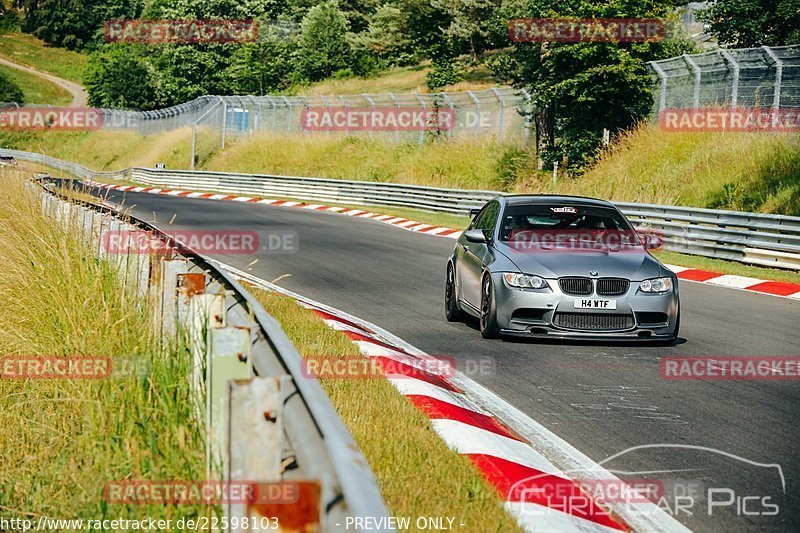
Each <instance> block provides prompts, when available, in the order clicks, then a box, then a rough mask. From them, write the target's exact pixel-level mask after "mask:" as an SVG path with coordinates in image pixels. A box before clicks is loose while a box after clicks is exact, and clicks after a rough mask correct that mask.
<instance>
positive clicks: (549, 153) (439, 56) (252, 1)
mask: <svg viewBox="0 0 800 533" xmlns="http://www.w3.org/2000/svg"><path fill="white" fill-rule="evenodd" d="M20 1H21V2H22V3H23V4H24V5H25V8H26V16H25V18H24V21H23V28H24V29H25V30H26V31H29V32H32V33H34V34H36V35H38V36H39V37H41V38H42V39H44V40H45V41H47V42H49V43H52V44H57V45H61V46H65V47H68V48H82V49H89V50H91V49H96V50H95V51H94V53H93V57H92V60H91V63H90V66H89V69H88V74H87V78H86V85H87V88H88V91H89V95H90V103H91V104H93V105H97V106H104V107H105V106H109V107H113V106H125V107H135V108H140V109H154V108H158V107H163V106H169V105H174V104H178V103H182V102H185V101H188V100H191V99H192V98H195V97H197V96H200V95H203V94H254V95H262V94H270V93H279V92H284V93H285V92H291V91H293V90H295V88H296V87H298V86H302V85H304V84H307V83H311V82H315V81H319V80H323V79H328V78H340V79H341V78H348V77H353V76H362V77H367V76H371V75H374V74H377V73H379V72H381V71H382V70H384V69H385V68H388V67H390V66H406V65H416V64H419V63H420V62H421V61H429V64H430V66H431V69H430V71H429V72H428V75H427V78H426V81H427V85H428V87H429V88H430V89H431V90H438V89H440V88H442V87H445V86H447V85H452V84H454V83H456V82H458V81H460V80H461V79H462V78H463V71H464V70H465V69H464V67H465V66H466V65H468V64H469V65H476V64H479V63H486V64H488V65H489V66H490V68H491V70H492V72H493V74H494V75H495V77H496V79H498V80H499V81H502V82H506V83H510V84H512V85H513V86H515V87H519V88H524V89H526V90H528V91H529V92H530V93H531V94H532V95H533V98H534V101H533V103H534V109H535V111H534V112H533V116H531V117H530V118H531V121H532V123H533V124H535V126H536V130H537V136H536V138H537V139H538V144H537V145H536V150H535V152H536V155H537V156H538V157H541V159H542V160H543V161H544V162H545V163H546V164H547V165H548V166H552V165H553V164H555V163H558V164H559V166H560V167H561V168H566V169H567V170H568V171H569V172H570V173H575V172H580V170H581V169H582V168H584V167H585V165H586V164H587V163H588V162H591V161H592V160H594V158H595V157H596V155H597V153H598V148H599V146H600V140H601V138H602V135H603V130H604V129H608V130H609V131H610V132H611V134H612V135H614V134H616V133H618V132H621V131H624V130H626V129H628V128H630V127H631V126H633V125H634V124H636V123H637V122H639V121H640V120H642V119H643V118H644V117H645V116H646V115H647V113H648V112H649V110H650V109H651V105H652V94H651V86H652V80H651V77H650V75H649V74H648V72H647V71H646V69H645V64H646V62H647V61H651V60H655V59H661V58H665V57H672V56H676V55H680V54H683V53H689V52H695V51H697V49H696V46H695V45H694V43H692V42H691V40H690V39H689V38H688V36H687V35H686V34H685V32H684V31H683V30H682V28H681V26H680V24H679V22H678V15H677V12H678V9H679V8H680V7H681V6H682V5H683V4H684V3H685V1H684V0H150V1H148V2H144V1H143V0H76V1H74V2H64V1H63V0H20ZM117 17H126V18H144V19H186V18H196V19H208V18H221V17H224V18H233V19H243V18H253V19H257V20H258V21H260V35H259V38H258V40H257V41H255V42H244V43H226V44H192V45H188V44H184V45H178V44H168V45H165V44H122V43H116V44H104V43H103V40H102V24H103V21H104V20H106V19H108V18H117ZM564 17H572V18H658V19H661V20H663V21H666V24H667V26H668V31H667V36H666V38H664V39H663V40H660V41H655V42H640V43H616V42H612V43H596V42H593V43H558V42H549V43H520V42H511V41H510V40H509V36H508V24H509V21H511V20H512V19H515V18H564ZM705 17H706V18H707V20H708V21H709V24H710V31H712V32H713V33H716V34H717V35H718V36H719V38H720V40H721V41H723V42H726V43H730V44H735V45H743V46H756V45H761V44H771V45H778V44H785V43H791V42H798V39H799V38H800V29H798V28H800V20H798V17H800V0H720V1H718V2H716V3H715V4H713V5H712V7H711V8H710V9H709V10H708V13H707V14H706V15H705ZM487 52H490V53H487Z"/></svg>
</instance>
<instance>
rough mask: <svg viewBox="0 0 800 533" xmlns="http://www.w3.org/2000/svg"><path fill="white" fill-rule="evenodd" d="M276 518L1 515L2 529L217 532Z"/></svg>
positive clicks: (264, 525)
mask: <svg viewBox="0 0 800 533" xmlns="http://www.w3.org/2000/svg"><path fill="white" fill-rule="evenodd" d="M279 527H280V526H279V524H278V519H277V518H276V517H266V516H261V517H257V518H254V517H242V518H239V517H230V518H228V517H216V516H211V517H208V516H198V517H182V518H161V519H159V518H141V519H130V518H105V519H102V520H101V519H87V520H85V519H80V518H71V519H63V518H50V517H47V516H39V517H36V518H6V517H2V516H0V531H3V532H5V531H8V532H11V531H175V530H179V531H183V530H192V531H212V530H214V531H218V530H220V529H222V530H228V529H229V528H232V529H240V528H241V529H245V530H250V529H259V530H270V529H274V530H277V529H279Z"/></svg>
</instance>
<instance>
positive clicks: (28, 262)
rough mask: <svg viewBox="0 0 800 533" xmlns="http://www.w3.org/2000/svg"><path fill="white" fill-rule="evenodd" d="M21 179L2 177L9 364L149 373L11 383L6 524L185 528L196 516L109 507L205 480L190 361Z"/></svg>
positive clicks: (1, 383)
mask: <svg viewBox="0 0 800 533" xmlns="http://www.w3.org/2000/svg"><path fill="white" fill-rule="evenodd" d="M27 177H28V175H26V174H23V173H21V172H16V171H9V170H3V171H0V179H1V180H2V183H3V194H2V195H0V254H2V256H3V270H2V272H0V291H2V293H3V294H4V296H5V297H4V298H3V303H2V309H3V312H4V316H5V318H4V320H3V321H2V322H0V354H4V355H44V356H66V355H88V356H107V357H109V358H110V359H111V362H112V368H113V366H114V365H117V364H119V363H120V362H121V361H122V359H127V358H138V360H139V361H141V362H143V363H144V366H143V368H144V369H145V372H144V373H143V374H141V375H138V376H129V377H115V378H112V379H101V380H53V379H49V380H44V379H39V380H20V379H0V450H2V465H3V467H2V468H0V514H2V515H3V516H6V517H8V516H9V515H10V516H19V517H34V518H35V517H38V516H42V515H44V516H48V517H52V518H84V519H87V518H104V517H105V518H109V517H110V518H116V517H124V518H139V519H140V518H145V517H148V516H150V517H162V518H173V519H175V518H178V517H181V516H198V515H199V514H200V513H203V512H204V510H203V509H201V508H198V507H195V506H179V507H178V506H173V505H122V504H114V503H111V504H109V503H106V502H105V501H104V499H103V489H104V486H105V484H106V483H107V482H110V481H120V480H125V479H131V480H136V479H150V480H170V479H174V480H202V479H204V476H205V461H204V457H205V454H204V445H203V442H204V440H203V431H202V427H200V426H199V425H198V423H197V422H196V419H195V417H193V416H192V409H191V407H190V406H191V405H192V404H191V402H190V398H189V390H188V388H189V387H188V380H187V379H186V376H187V375H188V373H189V370H190V369H189V358H188V356H186V354H185V352H181V351H174V350H166V349H164V348H163V347H162V345H161V343H160V341H159V339H158V338H157V336H156V333H155V331H154V329H153V327H152V321H151V318H150V317H151V316H152V313H150V312H149V309H148V308H147V307H146V306H145V305H138V306H137V305H133V304H132V301H131V298H130V296H127V297H126V296H125V292H124V291H123V289H122V285H121V284H120V280H119V278H118V277H117V274H116V271H115V270H114V269H112V267H111V266H110V265H109V264H108V263H106V262H105V261H99V260H97V259H96V258H95V250H94V249H93V248H91V247H90V246H89V245H88V243H87V242H85V241H83V240H82V239H80V238H79V237H78V236H77V232H75V231H67V230H66V229H64V228H62V227H61V226H60V225H58V224H55V223H54V222H53V220H52V219H50V218H47V217H45V216H44V215H43V214H42V212H41V202H40V200H39V198H38V197H37V196H35V195H34V194H33V193H32V192H31V191H30V190H24V189H23V186H22V182H23V179H25V178H27Z"/></svg>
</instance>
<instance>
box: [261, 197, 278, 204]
mask: <svg viewBox="0 0 800 533" xmlns="http://www.w3.org/2000/svg"><path fill="white" fill-rule="evenodd" d="M277 201H278V200H273V199H269V198H264V199H263V200H259V201H258V203H259V204H274V203H275V202H277Z"/></svg>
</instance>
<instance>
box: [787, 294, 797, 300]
mask: <svg viewBox="0 0 800 533" xmlns="http://www.w3.org/2000/svg"><path fill="white" fill-rule="evenodd" d="M787 298H796V299H798V300H800V292H796V293H794V294H790V295H789V296H787Z"/></svg>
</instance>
